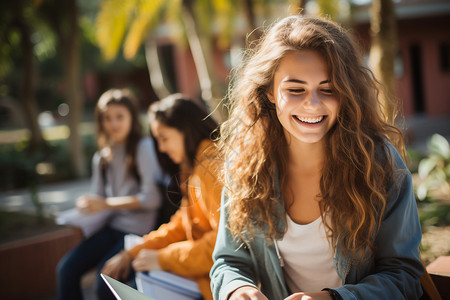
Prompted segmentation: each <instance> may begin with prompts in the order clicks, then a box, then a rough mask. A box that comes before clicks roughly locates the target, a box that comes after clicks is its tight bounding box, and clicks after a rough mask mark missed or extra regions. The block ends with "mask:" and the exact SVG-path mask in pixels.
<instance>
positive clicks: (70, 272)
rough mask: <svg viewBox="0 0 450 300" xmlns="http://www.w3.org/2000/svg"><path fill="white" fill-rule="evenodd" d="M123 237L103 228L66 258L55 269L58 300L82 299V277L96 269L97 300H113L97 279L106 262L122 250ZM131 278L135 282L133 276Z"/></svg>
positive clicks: (104, 285) (100, 280) (118, 233)
mask: <svg viewBox="0 0 450 300" xmlns="http://www.w3.org/2000/svg"><path fill="white" fill-rule="evenodd" d="M124 236H125V233H123V232H120V231H117V230H115V229H112V228H109V227H104V228H103V229H101V230H100V231H98V232H97V233H95V234H94V235H93V236H91V237H90V238H88V239H86V240H84V241H82V242H81V243H80V244H79V245H78V246H76V247H75V248H74V249H73V250H72V251H70V252H69V253H68V254H66V255H65V256H64V257H63V258H62V259H61V261H60V262H59V263H58V266H57V277H58V299H61V300H62V299H64V300H70V299H77V300H78V299H83V293H82V291H81V284H80V282H81V277H82V276H83V275H84V274H85V273H87V272H88V271H90V270H92V269H93V268H95V267H97V270H98V274H97V278H96V282H95V292H96V294H97V297H98V299H101V300H103V299H115V297H114V295H113V294H112V292H111V291H110V290H109V288H108V286H107V285H106V284H105V282H104V281H103V279H102V278H101V277H100V271H101V270H102V268H103V265H104V264H105V262H106V261H107V260H108V259H110V258H111V257H113V256H114V255H116V254H117V253H119V252H120V251H121V250H122V249H123V247H124V243H123V238H124ZM130 278H134V272H133V274H130Z"/></svg>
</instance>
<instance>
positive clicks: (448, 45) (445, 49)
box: [439, 42, 450, 73]
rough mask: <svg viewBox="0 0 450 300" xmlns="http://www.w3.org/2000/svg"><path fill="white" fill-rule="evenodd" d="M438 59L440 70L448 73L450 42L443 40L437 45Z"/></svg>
mask: <svg viewBox="0 0 450 300" xmlns="http://www.w3.org/2000/svg"><path fill="white" fill-rule="evenodd" d="M439 59H440V66H441V71H442V72H444V73H450V42H443V43H441V44H440V45H439Z"/></svg>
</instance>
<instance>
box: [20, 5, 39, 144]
mask: <svg viewBox="0 0 450 300" xmlns="http://www.w3.org/2000/svg"><path fill="white" fill-rule="evenodd" d="M16 17H17V19H16V21H17V26H18V28H19V30H20V32H21V35H22V38H21V41H22V49H23V53H24V60H23V64H24V67H23V77H22V83H21V91H20V102H21V104H22V106H23V110H24V115H25V122H26V125H27V127H28V129H29V130H30V145H29V150H30V151H31V152H33V151H35V150H37V149H39V148H43V147H44V146H45V145H46V143H45V141H44V138H43V136H42V131H41V128H40V127H39V123H38V108H37V104H36V100H35V89H36V70H35V64H34V55H33V44H32V42H31V32H30V28H29V27H28V25H27V24H26V21H25V20H24V19H23V17H22V16H21V15H20V13H19V12H17V14H16Z"/></svg>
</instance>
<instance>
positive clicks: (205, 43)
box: [182, 0, 226, 123]
mask: <svg viewBox="0 0 450 300" xmlns="http://www.w3.org/2000/svg"><path fill="white" fill-rule="evenodd" d="M182 19H183V23H184V26H185V29H186V34H187V39H188V44H189V47H190V49H191V53H192V56H193V58H194V64H195V68H196V70H197V75H198V79H199V82H200V88H201V90H202V99H203V100H204V101H205V102H206V105H207V106H208V109H209V111H210V112H212V116H213V118H214V119H215V120H216V121H218V122H219V123H220V122H222V121H223V120H225V119H226V113H225V110H224V109H223V108H222V105H221V98H222V97H223V96H224V95H223V93H222V88H221V86H220V84H219V80H218V79H217V78H216V74H215V72H214V69H215V67H214V57H213V49H212V45H211V43H210V40H209V39H207V38H205V37H202V36H199V34H198V30H197V25H196V23H195V18H194V14H193V9H192V6H191V3H190V1H189V0H184V1H183V7H182Z"/></svg>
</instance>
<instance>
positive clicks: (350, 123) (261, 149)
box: [220, 15, 405, 257]
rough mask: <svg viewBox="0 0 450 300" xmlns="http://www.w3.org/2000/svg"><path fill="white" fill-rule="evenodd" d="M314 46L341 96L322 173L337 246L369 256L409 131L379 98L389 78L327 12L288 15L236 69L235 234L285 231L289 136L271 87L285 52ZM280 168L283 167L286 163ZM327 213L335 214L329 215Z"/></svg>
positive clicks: (229, 142) (324, 209) (230, 152)
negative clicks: (396, 156) (377, 75)
mask: <svg viewBox="0 0 450 300" xmlns="http://www.w3.org/2000/svg"><path fill="white" fill-rule="evenodd" d="M305 49H308V50H314V51H317V52H318V53H320V54H321V55H322V56H323V58H324V59H325V61H326V62H327V65H328V69H329V73H330V79H331V84H332V89H333V93H334V95H336V97H337V99H338V100H339V103H340V110H339V115H338V118H337V122H336V124H335V125H334V126H333V127H332V128H331V129H330V131H329V132H328V134H327V135H326V137H325V139H326V150H327V154H326V157H325V162H324V165H325V166H326V168H324V169H323V171H322V176H321V179H320V202H319V203H320V208H321V214H322V217H323V220H324V222H325V226H326V228H327V229H328V233H329V238H330V241H331V245H332V247H333V248H334V249H335V248H336V245H337V242H339V243H340V244H341V248H342V249H343V251H344V253H347V254H348V253H349V254H350V255H352V256H353V257H361V256H362V255H363V254H364V252H365V251H366V250H367V249H368V248H373V237H374V235H375V234H376V232H377V230H378V226H379V224H380V221H381V218H382V216H383V212H384V209H385V207H386V201H387V187H386V186H387V181H388V180H390V178H392V177H391V175H392V173H393V167H392V162H391V159H390V155H389V152H388V150H387V148H386V142H387V141H391V142H392V143H393V144H394V145H395V146H396V147H397V149H399V150H400V152H401V153H402V154H403V155H404V153H405V152H404V144H403V138H402V135H401V132H400V131H399V130H398V129H397V128H396V127H395V126H394V125H393V124H388V123H387V122H386V121H385V119H386V118H384V116H383V114H382V112H381V109H380V103H378V94H379V90H380V88H381V87H380V85H379V84H378V82H377V81H376V80H375V79H374V77H373V74H372V73H371V72H370V70H368V69H367V68H366V67H365V66H364V64H363V62H362V59H361V58H360V56H359V53H358V52H357V50H356V47H355V45H354V43H353V42H352V40H351V38H350V37H349V35H348V34H347V33H346V32H345V31H344V30H343V28H341V27H340V26H339V25H337V24H335V23H334V22H332V21H329V20H326V19H321V18H309V17H303V16H298V15H296V16H290V17H287V18H284V19H282V20H281V21H279V22H278V23H276V24H275V25H274V26H272V27H271V28H270V29H269V30H267V31H266V32H265V34H264V35H263V36H262V38H261V39H260V41H259V43H258V44H257V45H256V47H254V48H253V49H250V50H247V53H246V55H244V62H243V63H242V65H241V66H240V67H239V68H237V69H235V70H233V76H232V82H231V85H230V89H229V92H228V98H229V103H230V118H229V119H228V121H227V122H225V123H224V124H222V126H221V140H220V146H221V153H222V155H223V158H224V159H225V160H226V165H225V169H224V174H223V178H224V181H225V186H226V187H227V189H228V191H227V192H228V196H229V201H228V203H227V204H228V205H229V229H230V231H231V233H232V234H233V235H234V236H235V237H241V238H243V237H244V236H248V235H247V234H246V233H249V234H250V236H252V235H253V233H254V230H253V229H255V228H259V229H260V230H265V231H266V234H267V238H268V239H273V238H279V237H281V236H282V234H283V232H279V229H277V223H278V220H280V218H285V213H284V210H280V209H279V208H280V206H279V200H278V199H277V196H276V191H275V183H274V182H275V180H274V176H275V174H276V173H278V174H279V178H280V186H281V190H283V189H284V188H285V186H286V182H287V178H286V175H285V174H286V165H287V163H288V162H287V161H286V157H287V142H286V139H285V135H284V132H283V128H282V126H281V124H280V122H279V121H278V118H277V115H276V111H275V106H274V104H272V103H271V102H270V101H269V100H268V98H267V96H266V93H267V92H268V91H269V89H270V88H271V86H272V83H273V78H274V74H275V72H276V70H277V68H278V65H279V63H280V60H281V59H282V58H283V57H285V56H286V55H287V54H289V53H292V52H294V51H299V50H305ZM277 170H278V172H277ZM325 216H326V218H325Z"/></svg>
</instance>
